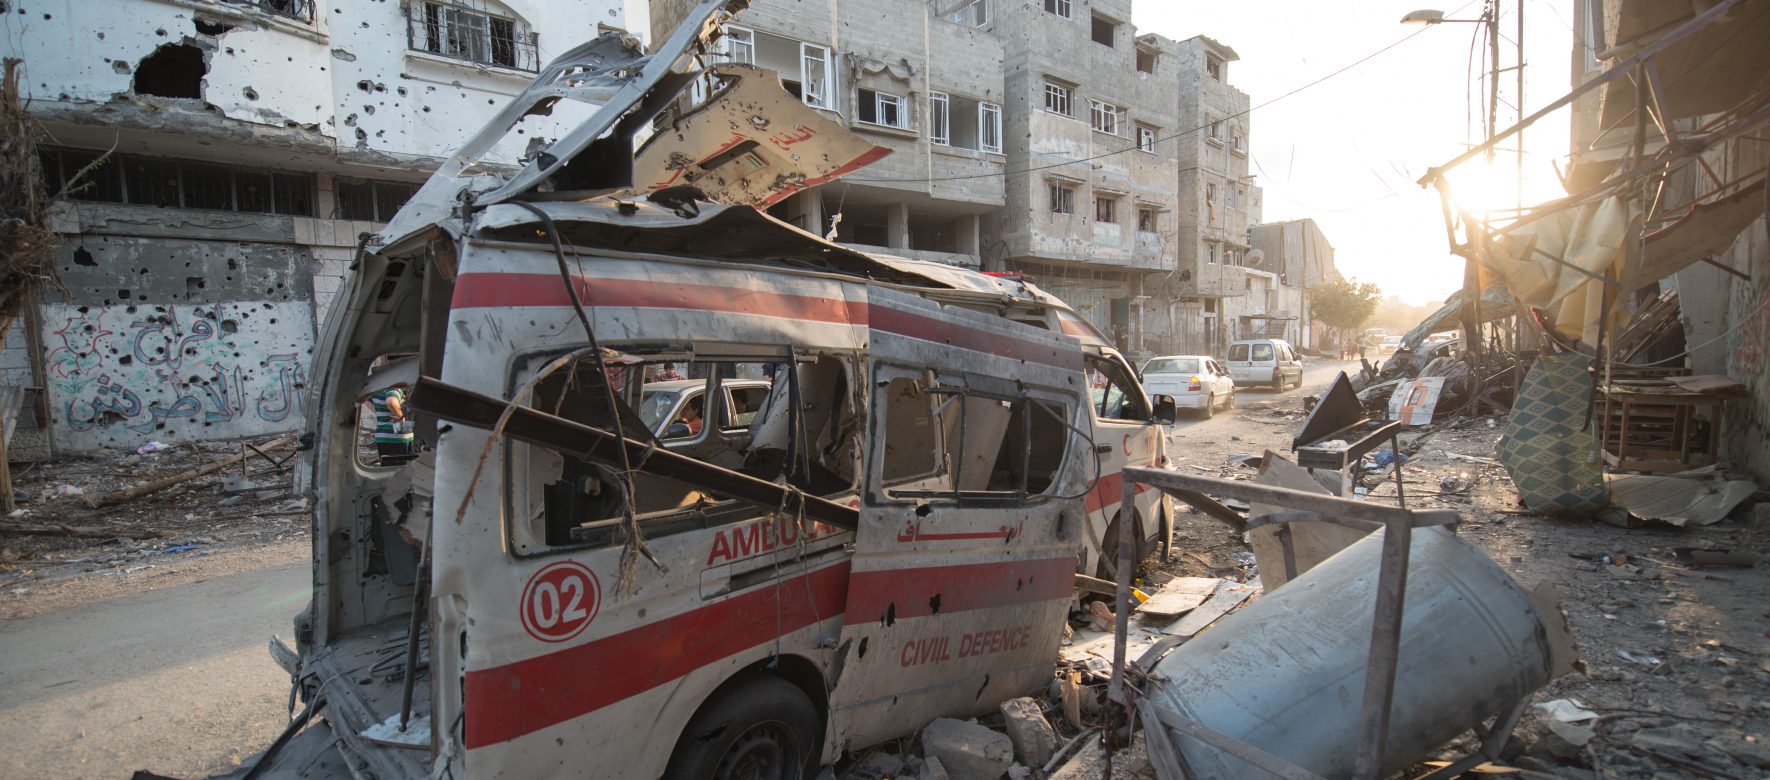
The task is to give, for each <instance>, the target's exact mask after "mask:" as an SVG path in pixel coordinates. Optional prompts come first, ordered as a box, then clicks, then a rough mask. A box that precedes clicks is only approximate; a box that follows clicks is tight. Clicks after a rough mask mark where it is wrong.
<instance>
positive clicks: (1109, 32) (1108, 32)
mask: <svg viewBox="0 0 1770 780" xmlns="http://www.w3.org/2000/svg"><path fill="white" fill-rule="evenodd" d="M1118 26H1119V25H1118V23H1117V22H1114V21H1113V20H1111V19H1108V18H1106V17H1104V16H1101V15H1100V14H1094V28H1093V32H1092V34H1091V36H1090V37H1092V38H1093V39H1094V42H1095V43H1098V44H1100V45H1101V46H1105V47H1107V48H1111V47H1112V44H1113V40H1112V39H1113V35H1114V33H1116V32H1117V31H1118Z"/></svg>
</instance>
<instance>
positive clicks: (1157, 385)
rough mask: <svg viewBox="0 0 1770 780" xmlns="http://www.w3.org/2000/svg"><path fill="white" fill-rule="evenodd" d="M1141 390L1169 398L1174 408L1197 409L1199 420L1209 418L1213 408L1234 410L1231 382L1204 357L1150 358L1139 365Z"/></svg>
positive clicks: (1233, 382)
mask: <svg viewBox="0 0 1770 780" xmlns="http://www.w3.org/2000/svg"><path fill="white" fill-rule="evenodd" d="M1143 390H1144V392H1147V393H1149V394H1150V395H1151V396H1156V395H1167V396H1173V397H1174V407H1175V408H1177V409H1194V410H1197V411H1198V414H1199V416H1200V417H1206V418H1208V417H1210V416H1211V415H1212V414H1213V413H1214V412H1215V411H1216V409H1217V407H1222V408H1224V409H1233V408H1235V380H1233V379H1231V378H1230V377H1229V372H1228V371H1227V370H1225V369H1224V368H1223V366H1222V365H1221V364H1219V363H1218V362H1217V360H1216V359H1215V358H1212V357H1207V356H1205V355H1168V356H1165V357H1155V358H1150V359H1149V362H1148V363H1144V364H1143Z"/></svg>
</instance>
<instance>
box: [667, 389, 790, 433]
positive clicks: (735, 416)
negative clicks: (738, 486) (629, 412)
mask: <svg viewBox="0 0 1770 780" xmlns="http://www.w3.org/2000/svg"><path fill="white" fill-rule="evenodd" d="M719 386H720V388H721V389H723V390H724V391H725V408H724V410H723V411H722V413H721V415H720V416H721V417H722V418H724V419H721V420H720V421H719V427H720V429H722V430H730V429H734V428H748V427H750V420H751V419H752V418H754V417H755V416H756V410H757V409H760V408H761V407H762V402H763V400H765V399H767V398H768V387H769V383H768V382H765V381H763V380H760V379H727V380H724V381H722V382H720V383H719ZM706 391H707V380H705V379H671V380H667V381H663V382H647V383H645V390H644V392H643V393H642V394H641V395H640V399H639V419H641V420H644V421H645V427H647V428H650V429H651V432H652V435H653V436H657V437H658V438H663V439H673V438H681V437H684V436H687V435H688V434H687V433H686V432H684V431H672V430H670V429H671V427H672V424H673V423H676V422H677V420H679V419H681V417H682V410H683V408H684V407H686V406H687V405H688V403H689V401H691V400H693V399H696V398H699V397H701V395H702V394H703V393H705V392H706ZM701 409H702V410H703V411H705V409H706V406H705V405H704V404H703V405H702V407H701ZM684 427H685V426H684Z"/></svg>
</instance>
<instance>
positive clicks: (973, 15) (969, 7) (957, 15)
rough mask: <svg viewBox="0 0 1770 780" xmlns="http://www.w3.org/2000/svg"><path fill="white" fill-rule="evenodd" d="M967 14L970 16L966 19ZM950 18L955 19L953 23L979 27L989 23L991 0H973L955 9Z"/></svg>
mask: <svg viewBox="0 0 1770 780" xmlns="http://www.w3.org/2000/svg"><path fill="white" fill-rule="evenodd" d="M967 15H969V16H970V19H969V20H967V19H966V16H967ZM949 18H951V19H952V20H953V24H957V25H960V26H962V27H972V28H977V27H982V26H984V25H986V24H989V0H972V1H971V2H969V3H966V4H965V5H962V6H959V7H958V8H955V9H953V13H952V16H951V17H949Z"/></svg>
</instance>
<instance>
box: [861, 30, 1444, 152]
mask: <svg viewBox="0 0 1770 780" xmlns="http://www.w3.org/2000/svg"><path fill="white" fill-rule="evenodd" d="M1469 5H1473V3H1466V4H1464V5H1463V8H1467V7H1469ZM1461 10H1462V8H1459V9H1457V11H1461ZM1457 11H1453V12H1452V13H1456V12H1457ZM1430 29H1432V25H1426V26H1423V27H1421V28H1420V29H1419V30H1416V31H1414V32H1413V33H1410V34H1408V35H1407V36H1405V37H1403V38H1401V39H1400V40H1398V41H1396V42H1394V43H1391V44H1389V45H1388V46H1384V47H1383V48H1381V49H1378V50H1376V51H1374V52H1371V53H1370V54H1366V55H1365V56H1363V57H1360V58H1358V59H1357V60H1354V61H1352V62H1351V63H1349V64H1347V65H1345V66H1342V67H1341V68H1339V69H1338V70H1335V71H1333V72H1331V73H1329V74H1327V75H1325V76H1322V77H1321V78H1318V79H1316V80H1314V81H1311V82H1309V83H1307V84H1304V85H1302V86H1300V87H1297V88H1295V89H1292V90H1291V91H1289V92H1286V93H1284V94H1282V95H1279V96H1278V97H1275V98H1273V99H1271V100H1268V101H1266V102H1264V103H1260V104H1259V105H1255V106H1250V107H1248V108H1247V109H1245V110H1242V111H1239V112H1236V113H1234V114H1230V115H1228V116H1225V117H1223V119H1238V118H1241V117H1244V116H1247V115H1248V114H1251V113H1253V112H1255V111H1257V110H1259V109H1262V108H1265V107H1267V106H1270V105H1272V104H1274V103H1277V102H1279V101H1280V100H1284V99H1286V98H1289V97H1292V96H1294V95H1296V94H1297V93H1299V92H1302V91H1304V90H1306V89H1310V88H1312V87H1314V86H1316V85H1318V84H1320V83H1322V82H1324V81H1327V80H1328V79H1331V78H1333V77H1335V76H1338V75H1340V74H1342V73H1345V72H1346V71H1349V70H1351V69H1353V68H1356V67H1358V66H1360V65H1363V64H1364V63H1366V62H1369V61H1371V60H1373V59H1375V58H1377V57H1378V56H1381V55H1383V54H1384V53H1387V52H1388V51H1389V50H1390V49H1393V48H1395V47H1397V46H1400V45H1401V44H1404V43H1407V42H1408V41H1411V40H1413V39H1414V38H1416V37H1418V36H1420V35H1423V34H1425V32H1426V31H1427V30H1430ZM1218 121H1222V119H1220V120H1218ZM1212 124H1215V123H1212ZM1210 127H1211V125H1210V124H1206V125H1202V126H1199V127H1195V128H1192V129H1191V130H1183V131H1180V132H1178V133H1174V134H1173V135H1168V136H1162V137H1161V138H1158V139H1156V142H1157V143H1160V142H1162V141H1172V140H1174V139H1176V138H1184V137H1186V136H1189V135H1192V134H1194V133H1197V132H1200V131H1202V130H1208V129H1210ZM1140 148H1142V147H1141V146H1140V145H1138V144H1137V143H1132V144H1131V145H1129V146H1126V147H1125V148H1123V149H1118V150H1114V151H1111V152H1101V153H1100V154H1096V155H1093V156H1091V157H1082V158H1079V159H1075V160H1069V161H1067V162H1060V163H1052V164H1050V165H1035V166H1032V167H1030V168H1019V169H1016V170H1012V171H1002V172H1000V173H974V174H969V175H966V176H935V177H923V178H901V179H859V178H852V177H850V178H846V179H844V181H849V182H853V183H855V184H915V183H932V182H937V181H964V180H967V179H993V178H995V177H998V176H1001V177H1007V176H1012V175H1018V174H1022V173H1036V172H1038V171H1048V170H1051V169H1053V168H1062V167H1065V166H1069V165H1078V164H1080V163H1085V162H1093V161H1095V160H1100V159H1104V158H1107V157H1113V156H1117V155H1121V154H1124V153H1126V152H1133V151H1136V150H1138V149H1140Z"/></svg>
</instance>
